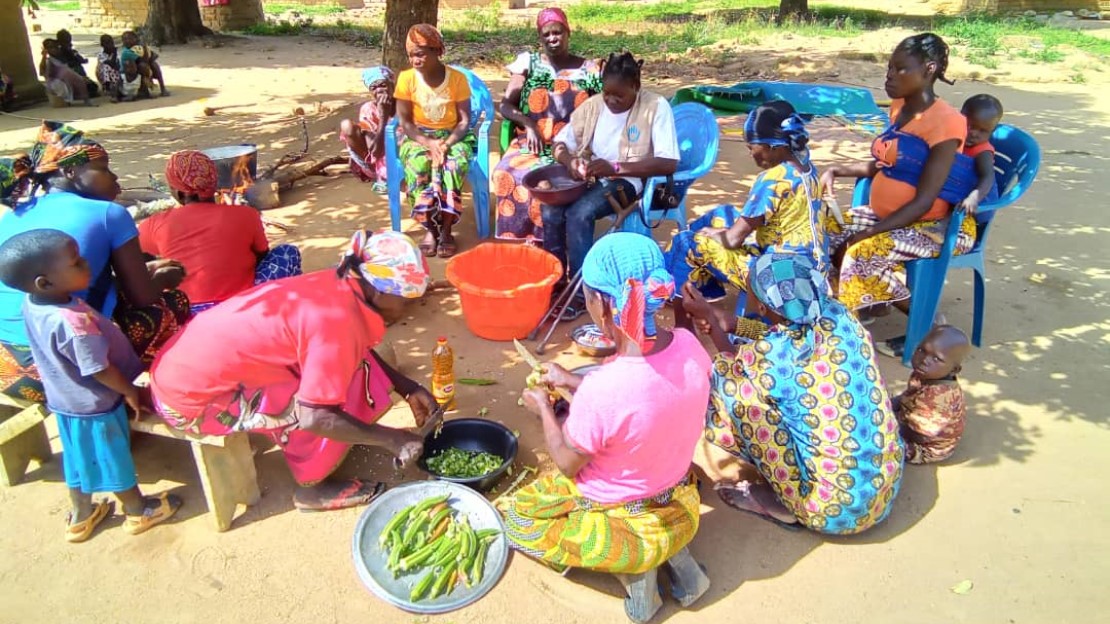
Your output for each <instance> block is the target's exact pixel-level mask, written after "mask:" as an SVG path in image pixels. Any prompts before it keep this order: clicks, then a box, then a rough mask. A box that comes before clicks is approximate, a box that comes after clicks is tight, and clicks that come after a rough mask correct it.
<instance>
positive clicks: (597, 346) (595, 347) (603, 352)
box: [570, 323, 617, 358]
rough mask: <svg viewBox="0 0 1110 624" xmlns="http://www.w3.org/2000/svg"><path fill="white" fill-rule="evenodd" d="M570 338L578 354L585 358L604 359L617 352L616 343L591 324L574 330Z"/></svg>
mask: <svg viewBox="0 0 1110 624" xmlns="http://www.w3.org/2000/svg"><path fill="white" fill-rule="evenodd" d="M570 338H571V340H573V341H574V344H575V346H577V347H578V352H579V353H581V354H582V355H585V356H587V357H595V358H606V357H609V356H610V355H613V354H614V353H616V352H617V343H615V342H613V341H612V340H609V339H608V338H606V337H605V335H604V334H602V333H601V330H600V329H599V328H598V326H597V325H595V324H593V323H586V324H585V325H580V326H578V327H576V328H574V331H572V332H570Z"/></svg>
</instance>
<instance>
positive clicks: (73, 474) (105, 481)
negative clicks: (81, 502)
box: [55, 401, 138, 494]
mask: <svg viewBox="0 0 1110 624" xmlns="http://www.w3.org/2000/svg"><path fill="white" fill-rule="evenodd" d="M55 415H57V417H58V436H59V437H60V438H61V439H62V452H63V455H62V471H63V472H64V473H65V478H66V485H67V486H69V487H70V488H71V489H72V488H79V489H80V490H81V491H82V492H84V493H85V494H92V493H94V492H123V491H125V490H130V489H131V488H133V487H135V486H136V485H138V477H137V476H136V474H135V461H134V460H133V459H131V428H130V425H129V424H128V422H127V409H126V408H125V407H124V404H123V401H120V404H119V406H117V407H116V409H114V410H112V411H111V412H108V413H106V414H95V415H91V416H71V415H69V414H63V413H61V412H55Z"/></svg>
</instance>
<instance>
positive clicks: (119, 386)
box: [93, 364, 141, 414]
mask: <svg viewBox="0 0 1110 624" xmlns="http://www.w3.org/2000/svg"><path fill="white" fill-rule="evenodd" d="M93 379H95V380H97V381H99V382H100V383H102V384H104V385H105V386H107V387H108V388H110V389H112V390H114V391H116V392H118V393H120V394H122V395H123V400H124V401H127V405H128V406H130V407H131V409H133V410H135V414H140V413H141V412H140V404H139V389H138V388H137V387H136V386H135V384H133V383H131V380H130V379H128V378H127V377H126V376H125V375H124V374H123V371H121V370H120V369H118V368H116V367H115V366H113V365H111V364H109V365H108V368H105V369H104V370H102V371H100V372H99V373H94V374H93Z"/></svg>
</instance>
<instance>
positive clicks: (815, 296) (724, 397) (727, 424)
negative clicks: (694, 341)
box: [685, 252, 905, 534]
mask: <svg viewBox="0 0 1110 624" xmlns="http://www.w3.org/2000/svg"><path fill="white" fill-rule="evenodd" d="M748 285H749V288H748V293H749V294H748V305H749V306H750V309H752V310H753V311H756V312H758V313H759V314H760V315H762V316H763V317H765V318H767V319H769V320H770V321H771V323H772V324H771V325H770V326H768V327H765V328H764V331H763V332H761V333H762V336H761V337H758V338H756V339H753V340H746V341H741V340H736V339H735V338H731V339H730V337H729V333H730V331H731V328H732V325H733V319H732V316H731V315H730V314H727V313H725V312H723V311H720V310H716V309H714V308H712V307H711V306H710V305H709V304H708V303H706V301H705V299H704V298H702V297H701V295H700V293H699V292H698V291H697V289H695V288H694V287H693V286H692V285H687V287H686V293H685V294H686V297H687V309H688V311H689V312H690V313H691V315H693V316H694V317H695V318H697V319H698V325H699V327H700V328H701V329H702V330H703V331H707V332H709V333H710V334H711V335H712V336H713V340H714V342H715V343H716V344H717V346H718V348H719V349H721V351H722V352H721V354H720V355H718V356H717V358H716V360H715V361H714V369H713V380H712V385H713V393H712V395H711V398H710V405H709V412H708V415H707V418H706V429H705V441H704V442H703V444H702V448H701V450H700V452H699V454H698V456H697V457H695V462H696V463H697V465H698V466H699V467H701V468H702V470H704V471H705V472H706V474H707V475H708V476H709V478H710V479H711V480H712V481H714V483H715V486H714V487H715V489H716V490H717V492H718V494H719V496H720V497H721V499H722V500H723V501H724V502H725V503H726V504H728V505H730V506H732V507H734V508H736V509H738V510H740V511H744V512H748V513H753V514H757V515H759V516H761V517H764V518H766V519H769V520H771V521H772V522H775V523H777V524H779V525H782V526H786V527H796V526H801V527H805V528H808V529H811V530H813V531H817V532H820V533H831V534H851V533H859V532H861V531H864V530H866V529H868V528H870V527H872V526H874V525H875V524H878V523H879V522H881V521H882V520H883V519H885V518H886V517H887V515H888V514H889V513H890V508H891V503H892V502H893V500H894V497H895V496H896V495H897V493H898V487H899V484H900V482H901V478H902V463H903V457H904V454H905V453H904V448H903V445H902V440H901V438H900V437H899V434H898V422H897V420H895V418H894V413H893V411H892V410H891V406H890V398H889V397H888V396H887V392H886V388H885V386H884V384H883V379H882V375H881V374H880V373H879V369H878V367H877V366H876V363H875V351H874V347H873V346H872V343H871V336H870V335H869V334H868V333H867V330H865V329H864V328H863V326H862V325H860V323H859V321H858V320H857V319H856V318H855V316H854V315H852V314H851V313H850V312H849V311H848V309H847V308H845V307H844V305H843V304H841V303H840V302H838V301H836V300H835V299H832V298H830V297H828V296H826V292H827V287H826V285H825V276H824V274H822V273H821V272H820V271H818V270H817V269H816V267H815V266H814V264H813V261H812V259H810V258H809V257H808V256H805V255H802V254H784V253H777V252H776V253H770V254H764V255H762V256H760V257H759V258H758V259H757V260H755V262H754V263H753V264H752V267H751V271H750V276H749V282H748ZM734 342H736V343H739V344H736V345H734V344H733V343H734ZM753 469H754V470H753ZM745 472H746V473H747V476H745Z"/></svg>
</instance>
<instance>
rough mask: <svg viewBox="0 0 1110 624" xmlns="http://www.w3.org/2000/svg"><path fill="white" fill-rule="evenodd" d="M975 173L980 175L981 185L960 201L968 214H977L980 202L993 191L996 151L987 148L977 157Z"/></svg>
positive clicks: (961, 206)
mask: <svg viewBox="0 0 1110 624" xmlns="http://www.w3.org/2000/svg"><path fill="white" fill-rule="evenodd" d="M975 175H977V176H979V186H977V187H975V190H974V191H971V194H969V195H968V196H967V198H965V199H964V200H963V201H962V202H960V208H963V209H964V210H965V211H967V213H968V214H975V212H976V211H977V210H978V209H979V202H981V201H983V198H984V197H986V196H987V194H988V193H990V192H991V187H993V186H994V152H992V151H990V150H987V151H985V152H983V153H982V154H979V155H978V156H976V157H975Z"/></svg>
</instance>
